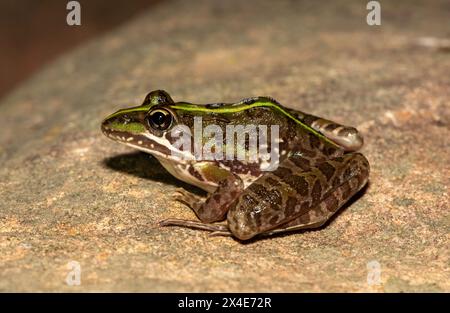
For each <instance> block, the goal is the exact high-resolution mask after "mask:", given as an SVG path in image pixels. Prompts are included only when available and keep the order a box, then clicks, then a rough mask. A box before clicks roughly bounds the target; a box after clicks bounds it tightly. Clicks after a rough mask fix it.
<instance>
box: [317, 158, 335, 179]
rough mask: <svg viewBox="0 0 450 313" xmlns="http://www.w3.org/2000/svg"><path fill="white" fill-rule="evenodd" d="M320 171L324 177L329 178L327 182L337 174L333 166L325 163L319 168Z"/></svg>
mask: <svg viewBox="0 0 450 313" xmlns="http://www.w3.org/2000/svg"><path fill="white" fill-rule="evenodd" d="M317 167H318V168H319V170H320V171H321V172H322V174H323V175H325V177H326V178H327V180H330V179H331V177H333V175H334V173H335V171H336V170H335V168H334V166H332V165H331V164H329V163H327V162H323V163H321V164H319V165H318V166H317Z"/></svg>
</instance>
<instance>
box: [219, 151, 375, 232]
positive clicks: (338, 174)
mask: <svg viewBox="0 0 450 313" xmlns="http://www.w3.org/2000/svg"><path fill="white" fill-rule="evenodd" d="M297 164H298V165H301V166H302V168H300V167H299V166H298V165H297ZM304 165H305V159H303V158H302V157H299V156H295V155H294V156H292V157H290V158H288V159H286V160H285V161H283V162H282V163H281V164H280V166H279V167H278V168H277V169H276V170H275V171H273V172H268V173H266V174H265V175H263V176H262V177H260V178H259V179H257V180H256V181H255V182H254V183H253V184H251V185H250V186H249V187H248V188H247V189H246V190H245V191H244V192H243V193H241V195H240V196H239V199H238V200H237V201H236V202H235V203H233V206H232V207H231V208H230V210H229V211H228V218H227V220H228V227H229V230H230V232H231V233H232V235H233V236H235V237H237V238H239V239H241V240H247V239H250V238H252V237H254V236H256V235H258V234H267V235H271V234H275V233H280V232H285V231H292V230H298V229H306V228H315V227H319V226H321V225H323V224H324V223H325V222H326V221H327V220H328V219H329V218H330V217H331V216H332V215H333V214H334V213H335V212H336V211H337V210H338V209H339V208H340V207H342V205H343V204H344V203H345V202H347V201H348V200H349V199H350V198H351V197H352V196H353V195H354V194H355V193H356V192H358V191H359V190H360V189H361V188H362V187H363V186H364V185H365V184H366V182H367V180H368V176H369V163H368V161H367V159H366V158H365V157H364V156H363V155H362V154H360V153H349V154H345V155H343V156H341V157H337V158H334V159H330V160H328V161H324V162H321V163H319V164H314V165H311V167H310V168H309V169H306V170H305V166H304ZM218 234H224V232H223V231H220V230H218Z"/></svg>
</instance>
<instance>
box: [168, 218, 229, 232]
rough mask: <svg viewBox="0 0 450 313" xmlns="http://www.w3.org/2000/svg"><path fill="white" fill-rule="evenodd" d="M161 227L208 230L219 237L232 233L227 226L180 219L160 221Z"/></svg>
mask: <svg viewBox="0 0 450 313" xmlns="http://www.w3.org/2000/svg"><path fill="white" fill-rule="evenodd" d="M159 226H181V227H188V228H192V229H201V230H207V231H210V232H212V233H211V235H212V236H218V235H223V234H225V233H230V231H229V230H228V227H227V226H226V225H221V224H209V223H202V222H198V221H190V220H183V219H178V218H168V219H165V220H163V221H160V222H159ZM230 234H231V233H230Z"/></svg>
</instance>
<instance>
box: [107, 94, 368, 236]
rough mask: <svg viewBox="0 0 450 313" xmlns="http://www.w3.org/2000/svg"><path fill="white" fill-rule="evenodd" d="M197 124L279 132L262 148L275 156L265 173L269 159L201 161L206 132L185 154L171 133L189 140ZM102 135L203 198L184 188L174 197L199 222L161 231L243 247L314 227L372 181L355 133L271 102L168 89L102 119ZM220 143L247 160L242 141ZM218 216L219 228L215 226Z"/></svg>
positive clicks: (224, 130) (185, 222)
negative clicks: (213, 98)
mask: <svg viewBox="0 0 450 313" xmlns="http://www.w3.org/2000/svg"><path fill="white" fill-rule="evenodd" d="M199 117H201V121H202V126H203V127H204V128H206V127H208V126H212V125H213V126H215V127H216V128H217V127H218V128H219V130H221V131H222V135H225V136H224V138H226V137H227V136H226V133H227V130H228V131H229V129H230V128H229V127H227V126H229V125H265V126H267V127H268V128H269V129H273V126H277V131H278V134H277V136H278V137H279V138H278V140H277V141H276V145H275V144H274V143H273V142H272V143H271V144H270V143H269V144H268V150H270V149H271V147H273V148H274V149H272V150H271V153H273V152H276V155H277V158H276V164H275V165H276V166H274V167H273V168H272V169H271V170H266V169H267V158H266V159H263V158H262V157H259V158H258V157H257V158H253V159H250V158H245V159H242V158H241V159H238V158H234V159H229V158H215V159H214V158H213V159H211V158H210V157H208V158H199V157H198V156H196V155H195V153H194V150H195V149H194V148H193V146H194V143H195V142H197V143H198V142H200V143H205V142H207V141H209V140H211V138H210V137H208V138H206V137H207V136H209V135H207V134H206V132H205V133H203V134H202V133H201V134H202V135H200V136H203V137H202V138H200V140H199V139H198V138H192V141H191V142H192V144H189V145H188V148H186V145H184V146H180V144H179V140H180V137H179V136H175V135H174V129H176V128H177V127H179V126H183V127H184V129H187V130H189V131H190V136H194V135H195V134H196V131H195V130H194V127H195V119H196V118H199ZM101 128H102V131H103V133H104V134H105V135H106V136H107V137H108V138H110V139H113V140H114V141H118V142H120V143H123V144H126V145H128V146H130V147H133V148H136V149H138V150H141V151H144V152H147V153H150V154H152V155H153V156H154V157H155V158H157V159H158V160H159V162H160V163H161V164H162V166H164V168H166V169H167V171H169V172H170V173H171V174H172V175H174V176H175V177H177V178H178V179H180V180H182V181H185V182H187V183H189V184H192V185H195V186H197V187H200V188H201V189H203V190H205V191H207V192H208V193H209V194H208V196H207V197H206V199H203V198H202V197H200V196H197V195H194V194H192V193H189V192H187V191H185V190H183V191H181V192H180V193H179V194H178V196H177V199H178V200H180V201H182V202H184V203H186V204H187V205H188V206H189V207H191V208H192V209H193V210H194V212H195V214H196V215H197V217H198V218H199V219H200V221H189V220H181V219H174V218H171V219H167V220H164V221H162V222H161V223H160V224H161V225H163V226H167V225H178V226H186V227H191V228H198V229H204V230H208V231H211V232H212V234H217V235H231V236H234V237H236V238H238V239H240V240H248V239H250V238H252V237H254V236H256V235H271V234H277V233H282V232H287V231H293V230H299V229H307V228H316V227H319V226H321V225H323V224H324V223H325V222H326V221H327V220H328V219H330V217H331V216H332V215H333V214H334V213H335V212H336V211H338V210H339V208H341V207H342V206H343V204H344V203H346V202H347V201H348V200H349V199H350V198H351V197H352V196H353V195H355V193H357V192H358V191H359V190H360V189H361V188H363V187H364V185H365V184H366V183H367V181H368V177H369V163H368V161H367V159H366V158H365V157H364V155H362V154H361V153H358V152H356V151H357V150H359V149H360V148H361V147H362V145H363V138H362V136H361V134H360V133H359V132H358V131H357V130H356V129H355V128H353V127H348V126H344V125H340V124H337V123H335V122H332V121H330V120H326V119H323V118H320V117H316V116H313V115H310V114H306V113H303V112H301V111H296V110H293V109H289V108H286V107H283V106H282V105H281V104H279V103H278V102H277V101H275V100H274V99H272V98H269V97H255V98H248V99H244V100H241V101H239V102H237V103H230V104H227V103H214V104H206V105H200V104H192V103H186V102H174V101H173V100H172V98H171V97H170V95H169V94H168V93H167V92H165V91H163V90H156V91H152V92H151V93H149V94H148V95H147V96H146V98H145V100H144V102H143V103H142V105H140V106H136V107H132V108H127V109H122V110H119V111H117V112H116V113H113V114H111V115H110V116H108V117H107V118H106V119H105V120H104V121H103V123H102V125H101ZM216 132H217V131H216ZM232 136H233V138H234V134H233V135H232ZM269 137H272V136H269ZM247 138H248V136H247ZM222 143H223V145H224V146H225V148H223V149H224V150H227V149H230V148H231V149H232V150H234V151H235V152H238V151H241V152H242V151H244V154H245V153H247V154H245V155H248V152H249V149H250V147H249V140H248V139H246V140H244V141H239V140H235V141H234V142H233V144H232V145H230V144H229V142H226V141H223V142H219V143H217V144H222ZM227 144H228V146H227ZM275 146H276V147H275ZM212 151H213V152H214V147H212ZM227 151H230V150H227ZM215 152H217V151H215ZM235 155H237V153H236V154H235ZM272 155H273V154H272ZM225 219H226V223H215V222H219V221H223V220H225Z"/></svg>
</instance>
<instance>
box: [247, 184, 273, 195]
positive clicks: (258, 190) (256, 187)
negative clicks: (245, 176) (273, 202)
mask: <svg viewBox="0 0 450 313" xmlns="http://www.w3.org/2000/svg"><path fill="white" fill-rule="evenodd" d="M248 189H249V190H250V191H252V192H253V193H254V194H255V195H256V196H257V197H258V198H264V197H266V196H267V194H268V193H269V191H268V190H267V189H266V188H265V187H264V186H263V185H261V184H258V183H253V184H251V185H250V186H248Z"/></svg>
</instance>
